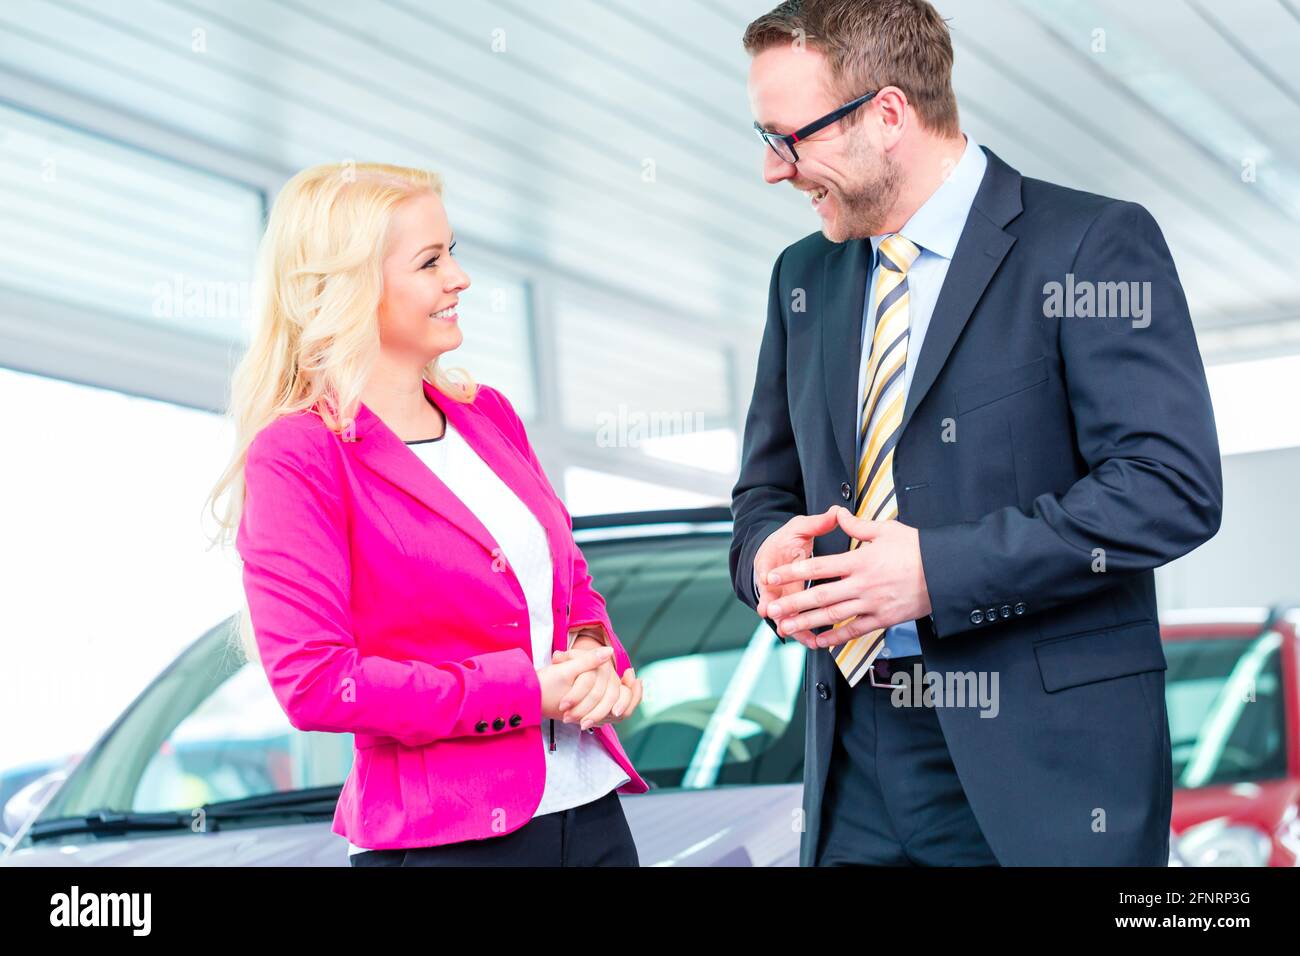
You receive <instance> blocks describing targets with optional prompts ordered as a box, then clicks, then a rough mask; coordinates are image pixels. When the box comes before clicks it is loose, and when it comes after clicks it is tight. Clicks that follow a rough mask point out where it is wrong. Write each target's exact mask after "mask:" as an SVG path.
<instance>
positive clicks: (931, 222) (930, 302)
mask: <svg viewBox="0 0 1300 956" xmlns="http://www.w3.org/2000/svg"><path fill="white" fill-rule="evenodd" d="M986 166H988V157H987V156H985V155H984V151H983V150H982V149H980V148H979V144H978V143H976V142H975V140H974V139H972V138H971V137H970V136H969V135H967V136H966V151H965V152H963V153H962V155H961V159H959V160H958V161H957V165H956V166H954V167H953V170H952V173H951V175H949V177H948V178H947V179H946V180H944V181H943V183H942V184H941V185H940V186H939V188H938V189H936V190H935V191H934V193H933V194H932V195H931V196H930V198H929V199H927V200H926V201H925V202H924V203H923V204H922V206H921V208H920V209H918V210H917V211H916V212H915V213H913V215H912V218H911V219H909V220H907V222H906V223H905V224H904V226H903V228H902V229H900V230H899V232H900V233H902V235H903V237H904V238H905V239H910V240H911V241H912V242H914V243H915V244H916V245H917V246H919V247H920V249H921V254H920V255H919V256H917V258H916V261H915V262H913V263H912V267H911V268H910V269H908V270H907V294H908V295H907V312H908V320H909V331H908V336H907V364H906V366H905V368H904V370H903V393H904V395H906V394H907V390H908V389H910V388H911V387H912V374H913V372H915V370H916V360H917V358H918V357H919V355H920V353H921V344H922V343H923V342H924V341H925V332H926V330H927V329H928V328H929V327H930V317H931V315H933V314H934V304H935V302H936V301H937V300H938V298H939V290H940V289H941V288H943V280H944V278H945V277H946V276H947V275H948V264H949V263H950V262H952V257H953V253H954V252H956V250H957V240H958V239H960V238H961V231H962V229H963V228H964V227H965V225H966V216H967V214H968V213H969V212H970V207H971V203H973V202H974V201H975V194H976V193H977V192H979V188H980V183H981V182H982V181H983V179H984V169H985V167H986ZM887 235H888V234H886V235H880V236H872V237H871V267H870V268H869V269H868V270H867V296H866V306H865V308H864V310H863V315H862V360H861V364H860V365H859V366H858V415H857V428H856V429H855V430H854V434H856V435H857V436H858V438H857V441H856V444H855V448H854V452H853V460H854V462H857V461H858V459H859V457H860V456H861V455H862V394H863V392H864V391H865V390H866V387H867V363H868V361H869V360H870V358H871V336H872V333H873V332H874V331H875V327H876V302H875V299H876V288H875V287H876V283H875V278H876V269H878V268H879V264H878V259H879V257H878V255H877V249H878V248H879V247H880V243H881V242H883V241H884V240H885V239H886V238H887ZM904 403H906V399H904ZM920 653H921V644H920V641H919V640H918V639H917V636H916V624H915V622H913V621H908V622H907V623H906V624H899V625H897V626H895V627H891V628H889V629H888V630H886V631H885V646H884V647H883V648H881V650H880V656H881V657H907V656H909V655H912V654H920Z"/></svg>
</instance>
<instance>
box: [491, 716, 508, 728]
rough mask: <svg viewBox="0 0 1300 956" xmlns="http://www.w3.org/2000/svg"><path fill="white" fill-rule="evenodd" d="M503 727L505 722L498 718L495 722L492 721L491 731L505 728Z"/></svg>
mask: <svg viewBox="0 0 1300 956" xmlns="http://www.w3.org/2000/svg"><path fill="white" fill-rule="evenodd" d="M505 725H506V722H505V721H504V720H502V719H501V718H500V717H498V718H497V719H496V720H494V721H492V729H493V730H501V729H502V728H503V727H505Z"/></svg>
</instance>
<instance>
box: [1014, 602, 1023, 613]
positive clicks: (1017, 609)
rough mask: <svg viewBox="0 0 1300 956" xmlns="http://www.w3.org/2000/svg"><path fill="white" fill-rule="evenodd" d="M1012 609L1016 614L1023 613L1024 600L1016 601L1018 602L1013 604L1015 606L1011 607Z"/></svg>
mask: <svg viewBox="0 0 1300 956" xmlns="http://www.w3.org/2000/svg"><path fill="white" fill-rule="evenodd" d="M1013 610H1014V611H1015V612H1016V613H1017V614H1024V613H1025V604H1024V602H1023V601H1021V602H1020V603H1018V604H1017V605H1016V606H1015V608H1013Z"/></svg>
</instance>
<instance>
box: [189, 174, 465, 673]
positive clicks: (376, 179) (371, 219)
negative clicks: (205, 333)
mask: <svg viewBox="0 0 1300 956" xmlns="http://www.w3.org/2000/svg"><path fill="white" fill-rule="evenodd" d="M429 193H432V194H434V195H437V196H441V195H442V178H441V177H440V176H439V175H438V174H437V173H434V172H431V171H429V170H425V169H412V168H409V167H406V166H394V165H390V164H388V163H353V162H348V163H344V164H337V163H325V164H321V165H318V166H311V167H309V168H307V169H304V170H302V171H301V172H299V173H297V174H296V175H295V176H293V178H291V179H290V180H289V181H288V182H287V183H285V185H284V188H283V189H281V190H280V193H279V195H277V196H276V199H275V203H274V205H272V207H271V212H270V215H269V216H268V217H267V224H266V231H265V233H263V235H262V239H261V243H260V245H259V246H258V252H257V264H256V269H255V273H254V279H253V316H252V318H253V334H252V340H251V341H250V343H249V346H248V350H247V351H246V352H245V353H244V355H243V357H242V358H241V359H240V361H239V364H238V365H237V366H236V368H235V371H234V374H233V376H232V378H231V388H230V407H229V409H228V410H227V413H226V415H227V418H228V420H230V421H231V422H233V424H234V431H235V444H234V453H233V455H232V457H231V460H230V463H229V464H228V465H227V467H226V469H225V471H224V472H223V473H222V475H221V477H220V478H219V479H218V481H217V483H216V484H215V485H214V486H213V488H212V490H211V492H210V493H209V494H208V497H207V499H206V500H205V502H204V506H205V507H206V509H207V510H208V511H209V513H210V514H212V516H213V517H215V518H216V521H217V525H218V528H217V532H216V534H215V535H214V536H212V537H211V538H210V541H211V544H210V546H209V549H210V548H211V547H212V546H215V545H218V544H220V545H223V546H226V545H232V544H233V543H234V539H235V536H236V533H237V531H238V528H239V522H240V516H241V514H242V512H243V506H244V464H245V462H246V460H247V456H248V446H249V445H250V444H252V441H253V439H254V438H255V437H256V436H257V434H258V433H259V432H260V431H261V430H262V429H263V428H265V427H266V426H267V425H269V424H271V423H272V422H273V421H275V420H276V419H278V418H280V417H281V416H283V415H290V414H294V413H297V412H301V411H305V410H311V411H312V412H313V413H315V414H316V415H318V416H319V417H320V418H321V420H322V421H323V422H324V423H325V425H326V427H327V428H329V429H330V431H332V432H334V433H335V434H336V435H337V434H339V433H340V432H342V431H343V430H344V429H345V428H348V427H350V426H351V425H353V424H354V423H355V420H356V414H357V406H358V405H359V403H360V401H361V392H362V390H363V389H364V387H365V384H366V380H367V378H368V377H369V375H370V371H371V369H372V368H373V367H374V363H375V360H376V358H377V357H378V355H379V318H378V309H379V302H380V298H381V297H382V294H383V261H384V256H385V251H386V247H387V244H388V233H389V227H390V224H391V223H392V220H393V215H394V213H395V212H396V210H397V208H398V207H399V206H400V205H401V204H402V203H404V202H406V201H407V200H409V199H412V198H414V197H416V196H420V195H424V194H429ZM422 377H423V378H424V379H425V380H426V381H428V382H429V383H430V384H432V385H433V386H434V387H435V388H437V389H438V390H439V391H440V392H442V393H443V394H445V395H447V396H448V397H450V398H452V399H454V400H456V401H459V402H472V401H473V400H474V396H475V395H476V394H477V391H478V386H477V384H476V383H475V382H474V380H473V379H472V378H471V377H470V375H469V373H468V372H466V371H465V370H464V369H453V370H451V372H445V371H443V370H442V369H440V368H439V367H438V360H437V359H434V360H433V361H432V362H430V363H429V364H428V365H426V366H425V367H424V369H423V373H422ZM223 497H224V498H225V501H224V506H219V504H218V502H219V501H220V499H222V498H223ZM230 642H231V645H232V649H234V650H236V651H238V652H241V653H242V654H243V655H244V657H245V658H246V659H248V660H255V659H256V658H257V656H258V655H257V647H256V643H255V641H254V639H253V629H252V621H251V620H250V618H249V614H248V603H247V600H245V602H244V607H243V612H242V613H241V615H240V619H239V625H238V627H237V628H236V629H235V630H234V633H232V634H231V638H230Z"/></svg>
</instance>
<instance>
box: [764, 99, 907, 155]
mask: <svg viewBox="0 0 1300 956" xmlns="http://www.w3.org/2000/svg"><path fill="white" fill-rule="evenodd" d="M881 89H883V87H882V88H881ZM879 92H880V90H872V91H871V92H870V93H863V94H862V95H861V96H859V97H858V98H857V99H855V100H849V102H847V103H845V104H844V105H843V106H841V107H839V108H838V109H834V110H831V111H830V112H829V113H827V114H826V115H825V116H823V117H821V119H816V120H813V121H812V122H811V123H809V124H808V125H807V126H803V127H800V128H799V129H797V130H795V131H794V132H793V133H789V134H782V133H773V132H771V131H769V130H765V129H763V127H761V126H759V125H758V121H757V120H755V121H754V132H756V133H757V134H758V138H759V139H761V140H762V141H763V142H765V143H767V145H768V146H770V147H771V149H772V152H774V153H776V155H777V156H779V157H780V159H781V162H783V163H797V162H799V153H798V152H797V151H796V150H795V148H794V144H795V143H797V142H799V141H800V140H801V139H807V138H808V137H809V136H811V135H812V134H813V133H816V132H818V131H820V130H823V129H825V128H826V127H827V126H830V125H831V124H832V123H834V122H835V121H836V120H839V119H843V118H844V117H845V116H848V115H849V114H850V113H852V112H853V111H854V110H855V109H857V108H858V107H859V106H861V105H862V104H863V103H866V102H867V101H868V100H870V99H871V98H872V97H873V96H875V95H876V94H877V93H879ZM777 143H780V144H781V145H782V146H784V147H785V148H786V149H788V150H789V151H790V158H789V159H786V158H785V156H784V155H783V154H782V153H781V150H780V149H778V148H777V145H776V144H777Z"/></svg>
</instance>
